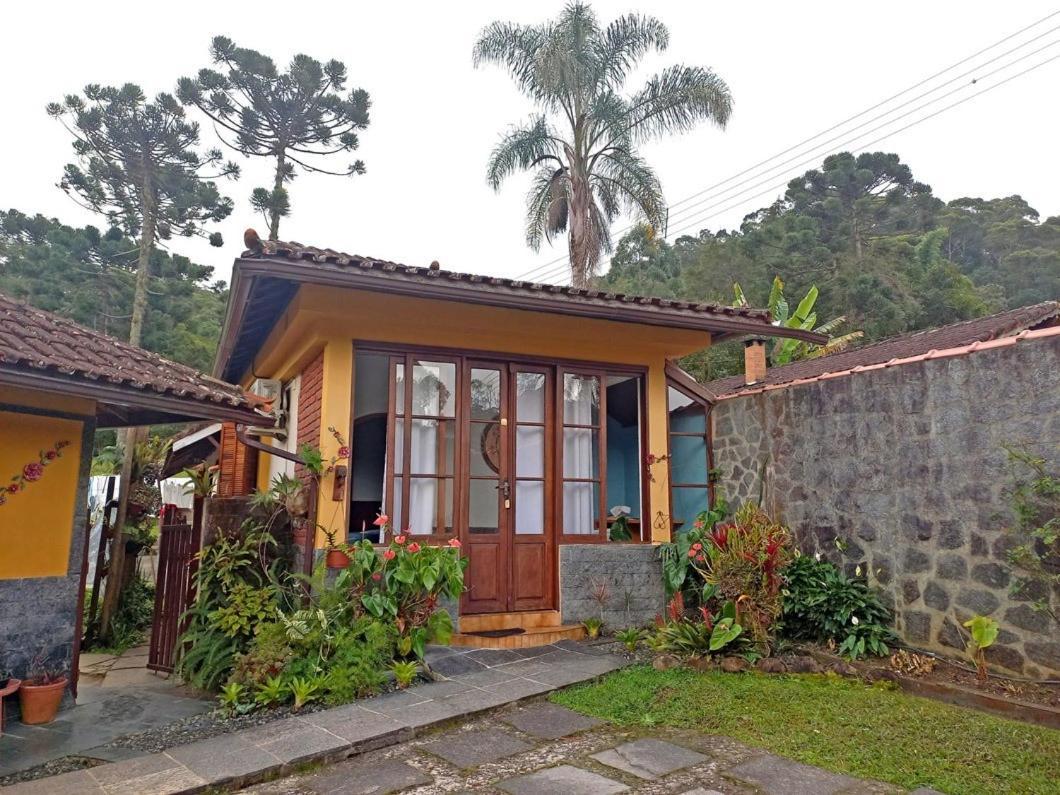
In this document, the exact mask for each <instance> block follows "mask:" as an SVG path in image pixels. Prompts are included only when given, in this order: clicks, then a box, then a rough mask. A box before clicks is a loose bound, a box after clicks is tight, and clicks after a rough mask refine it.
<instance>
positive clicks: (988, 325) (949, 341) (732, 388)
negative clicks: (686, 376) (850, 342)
mask: <svg viewBox="0 0 1060 795" xmlns="http://www.w3.org/2000/svg"><path fill="white" fill-rule="evenodd" d="M1058 323H1060V304H1058V303H1057V302H1056V301H1046V302H1045V303H1041V304H1034V305H1032V306H1023V307H1020V308H1019V309H1010V310H1009V311H1007V312H999V313H998V314H996V315H989V316H987V317H979V318H975V319H974V320H965V321H963V322H961V323H953V324H952V325H949V326H942V327H940V328H936V329H929V330H928V331H918V332H915V333H913V334H905V335H902V336H900V337H892V338H890V339H886V340H882V341H881V342H877V343H874V344H872V345H866V346H864V347H862V348H852V349H850V350H846V351H841V352H839V353H833V354H831V355H830V356H821V357H819V358H816V359H805V360H803V361H799V362H792V363H791V364H786V365H783V366H781V367H773V368H770V369H769V370H767V371H766V377H765V379H763V380H761V381H757V382H755V383H753V384H746V383H745V382H744V376H743V375H734V376H730V377H728V378H719V379H717V380H715V381H710V382H708V383H706V384H705V385H704V386H705V388H706V389H707V391H708V392H710V393H711V394H712V395H713V396H714V399H715V400H725V399H726V398H733V397H740V396H741V395H747V394H752V393H754V392H762V391H766V390H770V389H783V388H786V387H790V386H797V385H799V384H804V383H809V382H811V381H817V380H820V379H823V378H834V377H837V376H842V375H849V374H852V373H858V372H863V371H864V370H868V369H876V368H879V367H893V366H895V365H901V364H908V363H911V362H916V361H923V360H924V359H933V358H945V357H947V356H957V355H961V354H964V353H971V352H974V351H976V350H983V349H984V348H988V347H996V346H994V345H988V343H990V342H991V341H1002V340H1006V341H1005V342H1004V344H1009V343H1010V342H1013V343H1014V342H1015V341H1017V337H1018V338H1019V339H1024V338H1037V337H1040V336H1054V333H1053V329H1052V328H1049V332H1048V333H1038V332H1035V331H1033V330H1035V329H1045V328H1048V327H1053V326H1056V325H1057V324H1058ZM1056 331H1057V333H1060V328H1058V329H1057V330H1056ZM1024 332H1027V333H1024Z"/></svg>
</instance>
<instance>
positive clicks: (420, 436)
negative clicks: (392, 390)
mask: <svg viewBox="0 0 1060 795" xmlns="http://www.w3.org/2000/svg"><path fill="white" fill-rule="evenodd" d="M455 431H456V423H455V422H453V421H452V420H413V421H412V461H411V463H410V464H409V469H411V470H412V471H411V472H410V474H413V475H452V474H453V455H454V452H455V450H454V447H455V444H456V442H455V440H454V433H455Z"/></svg>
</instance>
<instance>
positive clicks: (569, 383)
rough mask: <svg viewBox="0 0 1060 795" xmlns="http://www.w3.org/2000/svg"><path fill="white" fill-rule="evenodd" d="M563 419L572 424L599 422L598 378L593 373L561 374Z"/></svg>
mask: <svg viewBox="0 0 1060 795" xmlns="http://www.w3.org/2000/svg"><path fill="white" fill-rule="evenodd" d="M563 421H564V422H565V423H569V424H572V425H599V424H600V379H599V378H597V377H596V376H594V375H577V374H576V373H566V374H564V376H563Z"/></svg>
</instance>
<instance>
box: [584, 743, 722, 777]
mask: <svg viewBox="0 0 1060 795" xmlns="http://www.w3.org/2000/svg"><path fill="white" fill-rule="evenodd" d="M592 758H593V759H595V760H596V761H597V762H602V763H603V764H605V765H607V766H608V767H613V768H616V769H618V770H621V771H623V772H625V773H630V774H632V775H634V776H636V777H637V778H643V779H647V780H648V781H652V780H654V779H657V778H659V777H660V776H666V775H669V774H670V773H673V772H675V771H678V770H682V769H684V768H686V767H692V765H698V764H701V763H703V762H708V761H710V758H709V757H706V756H704V755H703V754H700V753H697V752H696V751H691V750H689V749H688V748H682V747H681V746H680V745H674V744H673V743H668V742H666V741H665V740H655V739H652V738H650V737H644V738H641V739H639V740H633V741H632V742H628V743H622V745H619V746H616V747H615V748H609V749H608V750H606V751H601V752H600V753H598V754H593V755H592Z"/></svg>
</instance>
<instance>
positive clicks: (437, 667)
mask: <svg viewBox="0 0 1060 795" xmlns="http://www.w3.org/2000/svg"><path fill="white" fill-rule="evenodd" d="M430 666H431V670H432V671H434V672H435V673H436V674H441V675H442V676H461V675H463V674H472V673H475V672H477V671H485V670H486V666H485V665H484V664H482V663H480V662H478V661H477V660H474V659H471V658H469V657H468V656H467V655H466V654H450V655H449V656H447V657H442V658H441V659H439V660H435V661H434V662H432V663H430Z"/></svg>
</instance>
